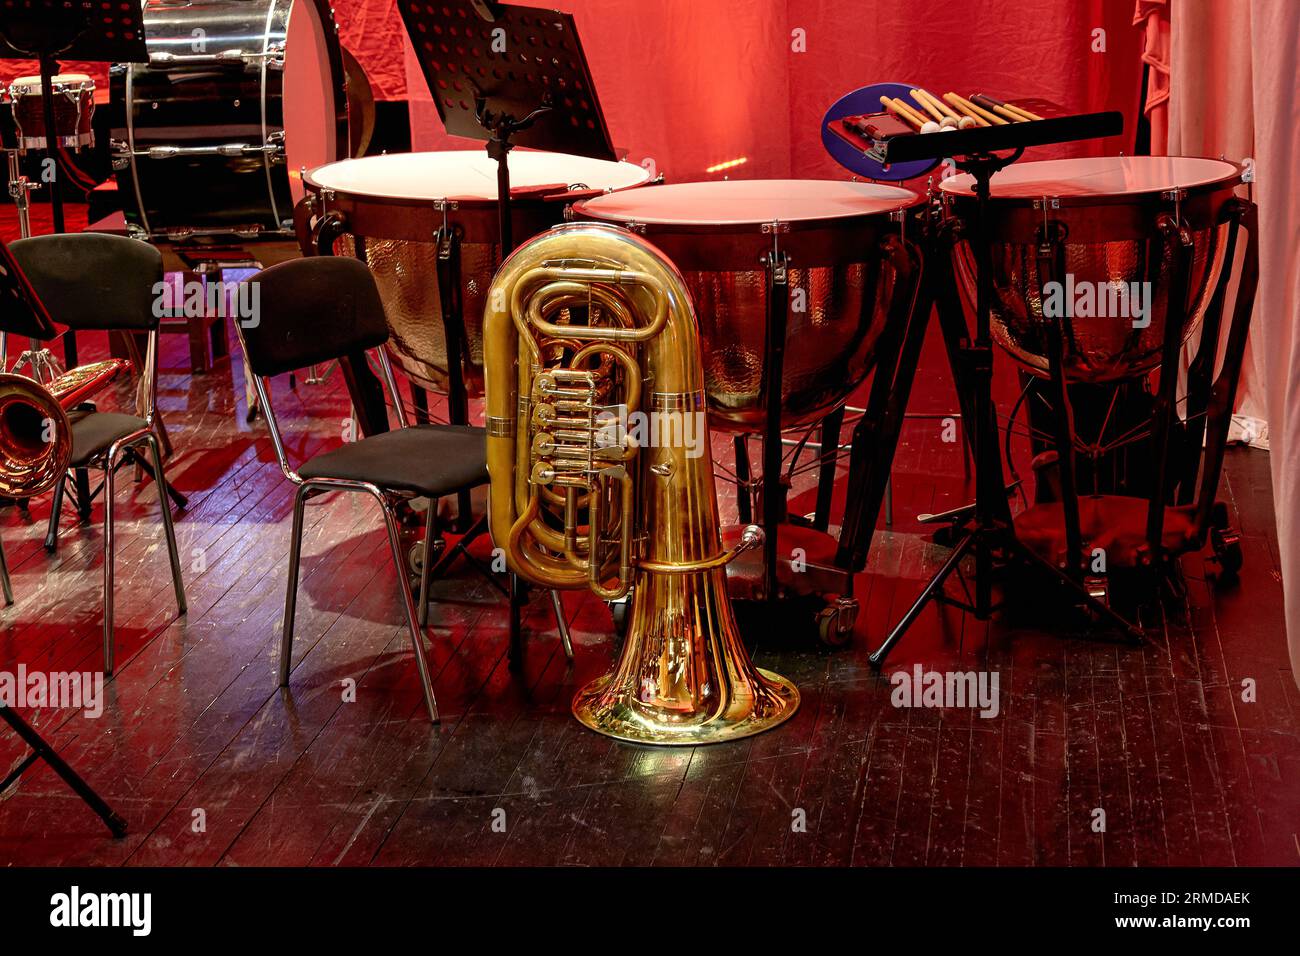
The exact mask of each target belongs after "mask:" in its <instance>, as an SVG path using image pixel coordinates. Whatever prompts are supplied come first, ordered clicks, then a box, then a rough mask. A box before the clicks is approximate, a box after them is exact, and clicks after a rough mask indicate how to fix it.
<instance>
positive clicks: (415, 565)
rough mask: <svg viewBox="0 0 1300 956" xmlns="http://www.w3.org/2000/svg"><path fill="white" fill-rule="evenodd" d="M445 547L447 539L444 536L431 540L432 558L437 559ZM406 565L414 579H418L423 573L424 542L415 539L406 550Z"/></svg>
mask: <svg viewBox="0 0 1300 956" xmlns="http://www.w3.org/2000/svg"><path fill="white" fill-rule="evenodd" d="M446 549H447V541H446V539H444V538H437V539H435V540H434V542H433V560H435V561H437V560H438V558H439V557H440V556H441V555H442V552H443V551H445V550H446ZM406 566H407V568H408V569H409V570H410V572H411V574H412V575H414V576H415V580H416V581H417V582H418V581H419V580H420V575H421V574H423V573H424V542H423V541H417V542H415V544H413V545H411V546H410V548H408V549H407V551H406Z"/></svg>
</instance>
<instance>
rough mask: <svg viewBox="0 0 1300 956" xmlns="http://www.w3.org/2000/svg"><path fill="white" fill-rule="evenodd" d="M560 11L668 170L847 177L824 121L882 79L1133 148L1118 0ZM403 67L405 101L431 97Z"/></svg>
mask: <svg viewBox="0 0 1300 956" xmlns="http://www.w3.org/2000/svg"><path fill="white" fill-rule="evenodd" d="M392 4H393V0H341V2H338V3H337V4H336V6H337V8H338V9H339V11H340V16H344V15H345V13H344V11H345V10H346V8H347V7H348V6H350V5H356V6H362V7H366V8H374V9H379V8H389V7H391V6H392ZM557 6H558V7H559V8H560V9H563V10H566V11H569V12H572V13H573V14H575V16H576V18H577V24H578V29H579V31H580V32H581V35H582V38H583V45H584V48H585V50H586V53H587V58H588V60H589V61H590V64H591V71H592V75H593V78H594V80H595V83H596V87H597V90H598V92H599V94H600V97H601V101H602V103H603V104H604V107H605V113H606V119H607V121H608V123H609V126H610V130H611V132H612V134H613V137H614V142H615V144H616V145H617V146H619V147H621V148H623V149H626V150H627V151H628V158H630V159H632V160H634V161H636V162H641V161H642V160H643V159H645V158H650V159H652V160H653V161H654V162H655V164H656V166H657V168H658V169H659V170H660V171H663V172H665V173H666V174H667V175H668V177H669V178H670V179H671V180H676V181H682V180H688V179H699V178H705V177H706V174H705V172H704V170H705V169H706V168H707V167H709V166H712V165H714V164H716V163H719V162H722V161H726V160H729V159H734V158H739V157H747V158H748V162H747V163H746V164H745V165H744V166H743V167H740V168H737V169H732V170H731V171H730V173H729V174H730V175H731V176H732V177H733V178H758V177H764V176H796V177H819V176H820V177H839V176H843V175H845V173H844V171H843V170H842V169H841V168H840V167H839V166H837V165H836V164H835V163H834V162H833V161H832V160H831V159H830V158H829V157H828V156H827V155H826V154H825V152H824V150H823V148H822V145H821V136H820V125H821V119H822V116H823V115H824V114H825V111H826V109H827V108H828V107H829V106H830V105H831V104H832V103H834V102H835V100H837V99H838V98H839V97H840V96H841V95H842V94H844V93H846V92H848V91H850V90H853V89H856V88H857V87H860V86H865V85H867V84H869V83H876V82H882V81H891V80H896V81H903V82H914V83H917V84H921V85H924V86H926V87H928V88H930V89H931V90H937V91H939V92H945V91H947V90H950V89H953V90H957V91H961V92H966V93H969V92H973V91H976V90H985V91H988V92H993V93H1003V94H1005V95H1007V96H1008V97H1012V98H1014V97H1017V96H1021V97H1024V96H1034V97H1042V98H1045V99H1049V100H1053V101H1055V102H1058V103H1060V104H1061V105H1063V106H1065V107H1067V108H1070V109H1073V110H1076V111H1086V110H1093V109H1117V110H1121V111H1123V113H1124V116H1125V134H1124V136H1123V137H1115V138H1114V139H1112V140H1102V141H1094V142H1089V143H1080V144H1076V145H1072V146H1064V147H1056V148H1044V149H1040V150H1036V151H1034V156H1035V157H1037V158H1048V157H1051V156H1059V155H1100V154H1107V153H1109V154H1115V153H1118V152H1120V151H1125V152H1132V143H1133V123H1134V121H1135V119H1136V116H1137V109H1138V100H1139V91H1140V86H1141V77H1142V63H1141V45H1142V38H1141V34H1140V32H1139V30H1138V28H1136V27H1134V26H1133V24H1132V20H1133V5H1132V3H1131V2H1129V0H964V2H962V3H958V4H954V3H951V2H949V0H907V2H906V3H901V2H898V0H889V2H871V0H866V2H864V0H733V2H723V0H658V2H654V3H646V2H644V0H559V2H558V4H557ZM399 19H400V18H399ZM1095 31H1103V32H1102V33H1101V34H1096V33H1095ZM1094 47H1096V48H1098V49H1097V50H1096V51H1095V52H1094ZM1103 47H1104V49H1103ZM389 56H390V54H389V52H388V51H384V52H383V54H382V58H386V57H389ZM370 61H371V57H366V58H365V59H364V62H366V63H367V64H368V63H369V62H370ZM414 75H415V76H416V80H417V82H415V83H412V89H413V90H414V92H415V95H416V97H417V98H426V99H427V96H428V94H427V91H426V90H425V89H423V84H422V81H419V80H418V74H414ZM415 126H416V131H415V132H416V138H417V143H421V144H422V145H423V146H424V147H425V148H437V147H439V146H446V145H450V144H451V143H452V140H450V139H449V138H448V137H446V136H445V135H444V134H442V132H441V129H440V128H439V127H438V125H437V118H436V114H434V113H433V111H432V106H431V104H430V105H429V106H428V108H427V109H426V110H423V111H420V110H417V111H416V118H415ZM717 175H722V174H717Z"/></svg>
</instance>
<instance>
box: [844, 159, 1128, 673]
mask: <svg viewBox="0 0 1300 956" xmlns="http://www.w3.org/2000/svg"><path fill="white" fill-rule="evenodd" d="M1023 152H1024V147H1023V146H1021V147H1017V148H1016V149H1014V150H1013V151H1012V152H1011V153H1010V154H1009V155H1007V156H998V155H996V154H995V153H993V152H991V151H990V152H973V153H971V154H969V155H966V156H963V157H961V158H958V159H955V160H954V162H955V165H956V166H957V168H958V169H960V170H962V171H963V172H967V173H969V174H970V175H971V176H972V177H973V178H974V180H975V186H974V192H975V198H976V209H977V214H976V217H975V224H974V232H973V235H972V236H970V240H971V248H972V250H973V252H974V256H975V270H976V304H975V334H974V337H973V338H972V337H971V336H970V332H969V329H968V327H967V325H966V320H965V318H964V317H963V315H962V312H961V303H960V301H959V300H958V297H957V294H956V285H955V282H954V281H953V277H952V255H951V252H952V248H951V247H952V244H953V243H955V242H956V240H957V235H956V234H955V232H954V231H953V230H954V229H956V228H957V227H958V224H957V223H944V224H941V225H939V226H931V236H930V242H929V245H930V248H929V250H928V251H929V253H930V255H929V256H928V257H927V262H930V263H935V267H934V268H932V269H931V270H930V275H929V279H928V280H927V281H926V282H925V283H924V286H923V291H922V295H923V299H922V302H921V304H920V308H921V311H920V312H919V313H918V314H920V315H921V316H925V315H927V314H928V311H929V308H930V306H931V305H934V306H937V311H938V314H939V320H940V324H941V326H942V330H943V336H944V343H945V346H946V348H947V351H948V358H949V363H950V364H951V366H952V372H953V379H954V384H955V385H956V387H957V396H958V402H959V404H960V406H961V413H962V417H963V420H964V421H966V422H969V423H970V425H969V428H968V429H967V431H966V436H967V442H968V443H969V446H970V454H971V458H972V460H973V461H974V470H975V502H974V505H973V507H972V508H971V509H970V511H969V517H968V518H967V519H966V520H965V522H964V524H963V526H962V529H961V530H960V531H959V532H958V534H957V536H956V539H955V540H954V542H953V545H952V551H951V553H950V554H949V555H948V557H947V559H946V560H945V561H944V563H943V565H942V566H941V567H940V568H939V570H938V571H937V572H936V573H935V575H934V576H933V577H932V578H931V579H930V580H929V581H928V582H927V583H926V585H925V587H923V588H922V590H921V593H920V595H919V596H918V597H917V598H916V600H915V601H914V602H913V604H912V606H911V607H909V608H908V609H907V612H906V613H905V614H904V615H903V617H902V619H901V620H900V621H899V622H898V624H896V625H895V626H894V628H893V630H891V631H890V632H889V634H888V636H887V637H886V638H885V640H884V641H883V642H882V643H881V644H880V646H879V647H877V648H876V649H875V650H874V651H873V652H872V653H871V655H870V657H869V658H868V659H869V660H870V662H871V665H872V666H873V667H876V668H879V667H881V666H882V665H883V664H884V661H885V658H886V657H887V656H888V655H889V652H890V651H891V650H893V648H894V646H895V645H897V644H898V642H899V641H901V640H902V639H903V637H904V635H906V633H907V631H908V629H909V628H910V627H911V626H912V625H913V624H914V623H915V622H916V619H917V618H918V617H919V616H920V614H921V611H922V610H924V609H925V606H926V605H927V604H928V603H929V602H930V601H931V600H935V601H944V602H945V603H948V604H952V605H953V606H955V607H959V608H961V609H962V610H964V611H967V612H968V613H971V614H973V615H975V617H976V619H977V620H980V621H987V620H989V619H990V618H992V616H993V615H994V613H996V612H997V611H998V610H999V609H1000V608H1001V606H1002V605H1001V603H995V602H994V599H993V579H994V575H995V573H996V572H997V570H998V568H997V566H996V565H997V564H1001V565H1002V566H1003V567H1006V566H1008V565H1011V564H1013V563H1019V564H1022V565H1027V566H1029V567H1031V568H1035V569H1038V570H1041V571H1044V572H1046V574H1047V576H1048V577H1050V578H1052V579H1054V580H1056V581H1057V582H1059V583H1060V584H1061V585H1063V586H1064V587H1065V589H1066V590H1067V591H1068V592H1069V593H1070V594H1072V595H1073V596H1074V597H1075V598H1077V600H1078V602H1079V603H1080V604H1082V605H1083V606H1084V607H1086V608H1087V609H1088V610H1090V611H1091V612H1092V613H1093V614H1094V615H1096V617H1097V618H1098V619H1099V620H1102V621H1105V622H1107V623H1109V624H1111V625H1113V626H1114V627H1116V628H1117V629H1119V630H1120V631H1122V632H1123V633H1124V634H1125V635H1126V636H1128V637H1130V638H1132V639H1134V640H1138V641H1140V640H1142V639H1143V635H1142V632H1141V630H1140V629H1138V628H1137V627H1135V626H1134V625H1133V624H1132V623H1130V622H1129V621H1127V620H1125V619H1124V618H1123V617H1122V616H1121V615H1120V614H1118V613H1117V612H1115V611H1114V610H1112V609H1111V608H1110V606H1109V605H1108V604H1106V603H1105V602H1103V601H1101V600H1099V599H1098V598H1097V597H1096V596H1095V595H1094V594H1092V593H1091V592H1090V591H1089V590H1088V589H1087V588H1086V587H1085V586H1084V584H1083V583H1082V582H1081V581H1077V580H1075V579H1074V578H1073V577H1071V576H1070V575H1069V574H1068V573H1067V572H1066V571H1065V570H1064V569H1062V568H1058V567H1057V566H1056V565H1054V564H1052V563H1051V562H1050V561H1047V560H1044V559H1043V558H1042V557H1041V556H1039V555H1038V554H1037V553H1035V552H1034V551H1033V550H1031V549H1030V548H1029V547H1027V546H1026V545H1025V544H1024V543H1023V542H1021V541H1020V540H1019V539H1018V538H1017V537H1016V533H1015V526H1014V523H1013V521H1012V518H1011V509H1010V506H1009V505H1008V504H1007V496H1006V486H1005V484H1004V475H1003V471H1002V459H1001V452H1000V451H999V441H998V423H997V409H996V407H995V405H994V403H993V342H992V334H991V316H992V305H993V261H992V258H993V257H992V245H991V242H990V236H989V183H990V181H991V180H992V178H993V176H994V174H995V173H997V172H998V171H999V170H1001V169H1004V168H1005V167H1007V166H1009V165H1011V164H1012V163H1013V162H1015V161H1016V160H1017V159H1019V158H1020V156H1021V154H1023ZM968 555H971V556H973V557H974V559H975V573H974V593H973V595H970V596H969V597H970V599H969V600H968V601H958V600H955V599H953V598H951V597H948V596H947V595H946V594H945V593H944V590H943V588H944V582H945V581H947V579H948V577H949V576H950V575H952V573H953V572H954V571H957V570H958V569H959V567H960V566H961V564H962V562H963V560H964V559H965V558H966V557H967V556H968Z"/></svg>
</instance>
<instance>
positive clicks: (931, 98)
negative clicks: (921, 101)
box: [916, 90, 961, 119]
mask: <svg viewBox="0 0 1300 956" xmlns="http://www.w3.org/2000/svg"><path fill="white" fill-rule="evenodd" d="M916 92H917V93H920V94H921V95H922V96H923V97H925V99H926V100H927V101H928V102H929V103H931V104H932V105H933V106H934V108H935V109H937V110H939V111H940V112H942V113H943V114H944V115H945V116H951V117H952V118H953V119H961V117H960V116H958V115H957V114H956V113H955V112H953V109H952V107H950V106H949V105H948V104H947V103H945V102H944V101H943V100H941V99H939V98H938V97H937V96H935V95H934V94H933V93H931V92H930V91H929V90H917V91H916Z"/></svg>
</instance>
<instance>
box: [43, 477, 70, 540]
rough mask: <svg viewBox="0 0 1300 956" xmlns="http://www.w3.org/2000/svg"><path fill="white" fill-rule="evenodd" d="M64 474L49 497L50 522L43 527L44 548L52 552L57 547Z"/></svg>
mask: <svg viewBox="0 0 1300 956" xmlns="http://www.w3.org/2000/svg"><path fill="white" fill-rule="evenodd" d="M67 480H68V479H67V476H64V478H63V481H60V482H59V483H58V484H57V485H55V486H54V494H53V495H52V496H51V498H50V523H49V525H48V527H47V528H46V529H45V550H46V551H48V552H50V553H51V554H53V553H54V552H55V550H57V549H58V547H59V519H60V518H62V517H63V495H64V490H63V483H64V482H65V481H67Z"/></svg>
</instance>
